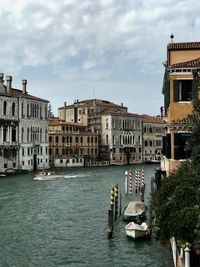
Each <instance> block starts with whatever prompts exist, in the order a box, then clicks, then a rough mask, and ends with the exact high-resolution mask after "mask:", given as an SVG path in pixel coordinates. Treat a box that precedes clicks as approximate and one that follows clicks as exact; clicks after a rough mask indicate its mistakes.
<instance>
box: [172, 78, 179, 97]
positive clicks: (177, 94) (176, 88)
mask: <svg viewBox="0 0 200 267" xmlns="http://www.w3.org/2000/svg"><path fill="white" fill-rule="evenodd" d="M173 85H174V88H173V89H174V102H178V101H179V81H178V80H174V84H173Z"/></svg>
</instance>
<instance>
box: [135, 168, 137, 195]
mask: <svg viewBox="0 0 200 267" xmlns="http://www.w3.org/2000/svg"><path fill="white" fill-rule="evenodd" d="M135 193H137V169H135Z"/></svg>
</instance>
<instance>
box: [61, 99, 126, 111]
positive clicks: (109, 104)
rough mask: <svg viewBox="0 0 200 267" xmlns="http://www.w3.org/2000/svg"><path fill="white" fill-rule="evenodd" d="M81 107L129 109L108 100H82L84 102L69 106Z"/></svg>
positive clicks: (68, 106)
mask: <svg viewBox="0 0 200 267" xmlns="http://www.w3.org/2000/svg"><path fill="white" fill-rule="evenodd" d="M76 104H78V105H80V106H84V105H85V106H87V105H88V106H91V105H99V106H105V107H120V108H124V109H127V107H125V106H123V105H117V104H114V103H113V102H110V101H108V100H103V99H87V100H82V101H77V102H75V103H74V104H72V105H67V106H66V107H67V108H71V107H74V105H76ZM63 108H64V106H62V107H59V108H58V109H63Z"/></svg>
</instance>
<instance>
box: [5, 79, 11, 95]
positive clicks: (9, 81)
mask: <svg viewBox="0 0 200 267" xmlns="http://www.w3.org/2000/svg"><path fill="white" fill-rule="evenodd" d="M6 82H7V86H6V92H7V93H10V91H11V87H12V76H6Z"/></svg>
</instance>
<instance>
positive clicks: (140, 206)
mask: <svg viewBox="0 0 200 267" xmlns="http://www.w3.org/2000/svg"><path fill="white" fill-rule="evenodd" d="M145 219H146V207H145V204H144V202H142V201H130V202H129V204H128V206H127V207H126V209H125V211H124V215H123V220H124V221H128V222H138V223H141V222H143V221H144V220H145Z"/></svg>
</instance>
